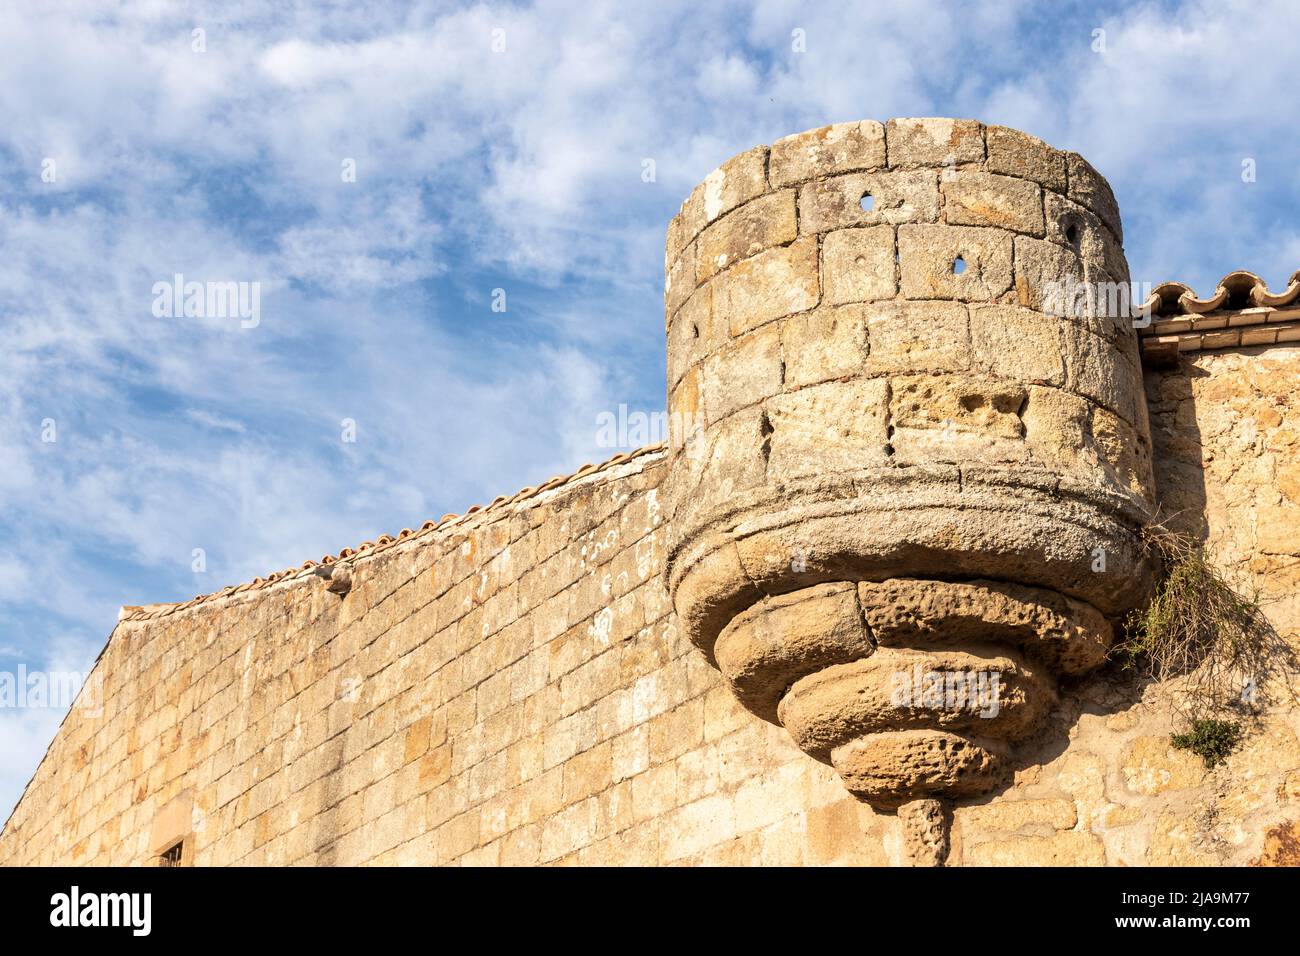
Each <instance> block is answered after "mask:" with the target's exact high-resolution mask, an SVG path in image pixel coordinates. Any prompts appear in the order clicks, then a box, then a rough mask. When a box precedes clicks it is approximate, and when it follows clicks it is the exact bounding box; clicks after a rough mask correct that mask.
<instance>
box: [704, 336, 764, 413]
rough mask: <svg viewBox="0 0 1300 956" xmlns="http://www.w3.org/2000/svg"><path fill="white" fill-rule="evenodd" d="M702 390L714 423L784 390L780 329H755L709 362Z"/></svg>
mask: <svg viewBox="0 0 1300 956" xmlns="http://www.w3.org/2000/svg"><path fill="white" fill-rule="evenodd" d="M701 387H702V388H703V390H704V392H705V394H707V395H708V396H709V403H708V407H707V409H705V413H706V415H707V418H708V421H709V422H710V423H712V422H715V421H717V420H718V419H720V418H725V417H726V416H727V415H731V414H733V413H734V412H736V411H738V410H740V409H742V408H744V407H745V406H747V405H753V404H755V403H756V402H761V401H762V400H763V399H765V398H767V397H769V396H771V395H775V394H776V393H777V392H779V391H781V329H780V327H779V326H777V325H776V324H774V323H773V324H769V325H765V326H762V327H760V328H757V329H754V330H753V331H752V332H748V333H746V334H745V335H742V336H741V337H740V338H738V339H734V340H733V341H732V342H731V344H729V345H727V346H726V347H725V348H723V349H721V350H719V351H717V352H715V353H713V354H712V355H711V356H709V357H708V358H707V359H705V361H704V366H703V378H702V380H701Z"/></svg>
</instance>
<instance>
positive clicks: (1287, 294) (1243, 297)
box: [1145, 269, 1300, 318]
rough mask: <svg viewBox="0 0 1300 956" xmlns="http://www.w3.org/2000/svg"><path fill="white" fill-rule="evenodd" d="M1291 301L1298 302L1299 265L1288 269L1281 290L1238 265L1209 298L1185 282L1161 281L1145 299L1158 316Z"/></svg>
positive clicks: (1272, 305) (1278, 305) (1273, 306)
mask: <svg viewBox="0 0 1300 956" xmlns="http://www.w3.org/2000/svg"><path fill="white" fill-rule="evenodd" d="M1294 304H1300V269H1297V270H1296V271H1295V272H1293V273H1291V278H1289V279H1288V280H1287V284H1286V288H1285V289H1283V290H1282V291H1281V292H1272V291H1270V290H1269V287H1268V283H1267V282H1265V281H1264V280H1263V279H1262V278H1261V277H1260V276H1259V275H1257V274H1256V273H1254V272H1249V271H1247V270H1245V269H1238V270H1237V271H1235V272H1229V273H1228V274H1227V275H1225V276H1224V277H1223V278H1222V279H1220V280H1219V284H1218V285H1217V286H1216V287H1215V289H1214V294H1213V295H1211V296H1209V297H1208V298H1204V299H1202V298H1199V297H1198V296H1197V295H1196V293H1195V292H1194V291H1193V290H1192V288H1191V286H1189V285H1187V284H1186V283H1183V282H1162V283H1160V285H1158V286H1156V287H1155V288H1154V289H1153V290H1152V291H1151V295H1150V296H1149V297H1148V298H1147V301H1146V303H1145V305H1147V306H1150V307H1151V308H1152V314H1153V315H1155V316H1157V317H1159V318H1165V317H1169V316H1177V315H1204V314H1205V313H1206V312H1217V311H1219V310H1221V309H1248V308H1257V309H1258V308H1269V309H1278V308H1283V307H1285V306H1288V305H1294Z"/></svg>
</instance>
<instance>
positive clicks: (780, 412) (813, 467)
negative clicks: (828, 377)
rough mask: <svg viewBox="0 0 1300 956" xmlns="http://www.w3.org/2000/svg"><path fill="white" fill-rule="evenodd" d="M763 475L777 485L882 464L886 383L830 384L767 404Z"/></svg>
mask: <svg viewBox="0 0 1300 956" xmlns="http://www.w3.org/2000/svg"><path fill="white" fill-rule="evenodd" d="M765 408H766V415H767V422H768V427H769V428H770V434H769V435H768V438H767V442H768V445H769V447H770V453H769V455H768V472H769V474H770V475H771V477H772V478H773V479H775V480H778V481H785V480H789V479H794V478H800V477H803V476H806V475H817V474H824V473H826V472H828V471H829V472H834V471H853V470H856V469H859V468H865V467H867V466H869V465H873V464H883V463H884V462H885V460H886V458H887V453H886V441H887V438H886V428H885V425H886V416H887V414H888V404H887V383H886V382H885V381H884V380H882V379H872V380H868V381H858V382H829V383H827V384H825V385H814V386H812V387H810V388H804V389H800V390H799V391H797V392H790V393H788V394H785V395H778V396H776V397H775V398H772V399H770V400H768V402H767V404H766V406H765Z"/></svg>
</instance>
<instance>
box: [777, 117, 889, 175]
mask: <svg viewBox="0 0 1300 956" xmlns="http://www.w3.org/2000/svg"><path fill="white" fill-rule="evenodd" d="M884 165H885V127H884V126H883V125H881V124H880V123H877V122H875V121H874V120H862V121H861V122H858V123H836V124H835V125H833V126H823V127H821V128H820V129H810V130H808V131H807V132H806V133H796V134H795V135H794V136H787V137H785V139H778V140H777V141H776V142H775V143H773V144H772V156H771V160H770V162H769V165H768V177H769V179H770V180H771V183H772V186H773V187H780V186H786V185H789V184H790V183H798V182H803V181H804V180H807V179H812V178H814V177H816V178H819V179H823V178H825V177H827V176H834V175H836V174H838V173H844V172H849V171H850V170H857V169H879V168H881V167H882V166H884Z"/></svg>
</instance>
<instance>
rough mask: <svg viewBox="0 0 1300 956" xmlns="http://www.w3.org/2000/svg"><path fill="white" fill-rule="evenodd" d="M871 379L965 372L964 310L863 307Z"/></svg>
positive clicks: (898, 304)
mask: <svg viewBox="0 0 1300 956" xmlns="http://www.w3.org/2000/svg"><path fill="white" fill-rule="evenodd" d="M865 311H866V317H867V343H868V345H869V347H870V355H869V357H868V359H867V363H866V366H865V367H866V371H867V373H868V374H870V375H876V374H881V373H887V372H911V371H915V370H916V369H930V370H932V371H935V372H960V371H965V370H966V369H968V368H970V364H971V351H970V337H969V335H968V333H967V316H966V306H964V305H962V304H960V303H956V302H907V301H891V302H875V303H872V304H871V305H868V306H866V307H865Z"/></svg>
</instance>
